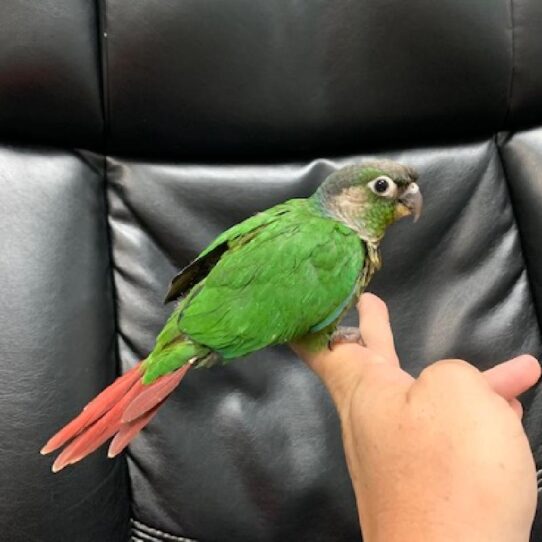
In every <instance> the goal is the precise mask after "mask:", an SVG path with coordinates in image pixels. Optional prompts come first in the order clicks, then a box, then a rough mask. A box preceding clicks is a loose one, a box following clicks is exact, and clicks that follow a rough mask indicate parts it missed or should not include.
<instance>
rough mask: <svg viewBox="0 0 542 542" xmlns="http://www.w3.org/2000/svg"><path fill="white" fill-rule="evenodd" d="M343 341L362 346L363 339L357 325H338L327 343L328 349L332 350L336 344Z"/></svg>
mask: <svg viewBox="0 0 542 542" xmlns="http://www.w3.org/2000/svg"><path fill="white" fill-rule="evenodd" d="M345 343H357V344H361V345H362V346H363V339H362V338H361V333H360V331H359V328H358V327H353V326H339V327H338V328H337V329H336V330H335V332H334V333H333V335H331V339H329V342H328V343H327V347H328V348H329V349H330V350H333V349H334V348H335V347H336V346H337V345H338V344H345Z"/></svg>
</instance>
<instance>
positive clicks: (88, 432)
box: [41, 362, 190, 472]
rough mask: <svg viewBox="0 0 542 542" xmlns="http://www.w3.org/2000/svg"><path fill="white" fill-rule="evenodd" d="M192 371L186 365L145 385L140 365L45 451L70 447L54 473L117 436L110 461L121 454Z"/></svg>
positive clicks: (92, 405) (56, 462) (91, 403)
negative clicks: (187, 373)
mask: <svg viewBox="0 0 542 542" xmlns="http://www.w3.org/2000/svg"><path fill="white" fill-rule="evenodd" d="M189 367H190V366H189V365H185V366H184V367H181V368H180V369H177V371H175V372H174V373H171V374H169V375H166V376H163V377H161V378H159V379H158V380H156V381H155V382H153V383H152V384H149V385H144V384H143V383H142V382H141V376H142V372H141V362H140V363H138V364H137V365H136V366H135V367H134V368H133V369H130V370H129V371H128V372H127V373H126V374H124V375H122V376H120V377H119V378H117V379H116V380H115V381H114V382H113V383H112V384H111V385H110V386H109V387H107V388H106V389H105V390H104V391H102V392H101V393H100V394H99V395H98V396H97V397H95V398H94V399H93V400H92V401H91V402H90V403H89V404H88V405H87V406H86V407H85V408H84V409H83V411H82V412H81V414H79V416H77V417H76V418H75V419H74V420H72V421H71V422H70V423H68V425H66V426H65V427H63V428H62V429H61V430H60V431H59V432H58V433H56V435H54V436H53V437H51V439H49V441H48V442H47V444H46V445H45V446H44V447H43V448H42V450H41V453H42V454H48V453H51V452H53V451H55V450H56V449H58V448H60V447H62V446H64V445H65V444H67V446H66V447H65V448H64V450H63V451H62V453H61V454H60V455H59V456H58V457H57V459H56V461H55V462H54V464H53V472H58V471H59V470H61V469H63V468H64V467H67V466H68V465H71V464H73V463H77V462H78V461H80V460H81V459H83V458H84V457H86V456H87V455H89V454H90V453H92V452H93V451H94V450H96V448H98V447H99V446H101V445H102V444H103V443H104V442H105V441H106V440H108V439H109V438H111V437H112V436H114V435H115V438H114V439H113V441H112V443H111V446H110V448H109V457H114V456H115V455H117V454H118V453H120V452H121V451H122V450H123V449H124V448H125V447H126V446H127V445H128V443H129V442H130V441H131V440H132V439H133V438H134V437H135V436H136V435H137V434H138V433H139V431H141V429H143V427H144V426H145V425H147V423H149V422H150V421H151V419H152V418H153V416H154V415H155V414H156V411H157V410H158V408H159V407H160V405H161V404H162V403H163V401H164V399H165V398H166V397H167V396H168V395H169V394H170V393H171V392H172V391H173V390H174V389H175V388H176V387H177V386H178V385H179V383H180V382H181V380H182V378H183V376H184V375H185V374H186V371H187V370H188V368H189ZM127 414H129V416H127Z"/></svg>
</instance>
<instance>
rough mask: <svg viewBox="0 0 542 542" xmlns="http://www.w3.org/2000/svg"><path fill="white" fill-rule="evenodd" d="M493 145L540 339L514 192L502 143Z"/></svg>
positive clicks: (539, 318)
mask: <svg viewBox="0 0 542 542" xmlns="http://www.w3.org/2000/svg"><path fill="white" fill-rule="evenodd" d="M501 139H504V138H501ZM495 145H496V148H497V155H498V157H499V161H500V164H501V168H502V172H503V179H504V186H505V189H506V194H507V196H508V197H507V199H508V202H509V204H510V212H511V214H512V221H513V225H514V227H515V229H516V231H517V234H518V243H519V250H520V257H521V261H522V264H523V268H524V269H525V274H526V277H527V286H528V288H529V294H530V298H531V302H532V305H533V309H534V314H535V318H536V323H537V327H538V334H539V336H540V337H542V315H541V314H540V309H539V307H538V304H537V298H536V295H535V293H534V289H533V285H532V282H533V281H532V278H531V265H530V264H529V256H528V251H527V249H526V247H525V244H524V241H523V233H522V228H521V224H520V221H519V220H518V216H517V212H516V207H515V205H514V191H513V190H512V188H511V185H510V178H509V173H508V171H507V168H506V159H505V158H504V156H503V153H502V146H501V145H502V142H499V138H498V137H496V138H495Z"/></svg>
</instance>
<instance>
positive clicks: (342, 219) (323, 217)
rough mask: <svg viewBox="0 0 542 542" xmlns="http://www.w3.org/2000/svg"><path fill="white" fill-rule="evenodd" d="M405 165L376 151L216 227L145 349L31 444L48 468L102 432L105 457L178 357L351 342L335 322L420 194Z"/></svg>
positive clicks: (80, 453) (184, 364)
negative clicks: (300, 192) (306, 191)
mask: <svg viewBox="0 0 542 542" xmlns="http://www.w3.org/2000/svg"><path fill="white" fill-rule="evenodd" d="M417 180H418V174H417V172H416V170H415V169H413V168H412V167H409V166H406V165H403V164H400V163H398V162H395V161H392V160H386V159H380V160H368V161H364V162H360V163H356V164H351V165H347V166H344V167H342V168H340V169H337V170H335V171H334V172H332V173H331V174H329V175H328V176H327V177H326V178H325V179H324V181H323V182H322V183H321V184H320V185H319V187H318V188H317V189H316V191H315V192H314V193H313V194H312V195H311V196H309V197H307V198H294V199H290V200H288V201H285V202H284V203H280V204H278V205H275V206H273V207H271V208H269V209H267V210H265V211H262V212H260V213H257V214H255V215H253V216H251V217H249V218H247V219H246V220H244V221H242V222H240V223H238V224H236V225H234V226H232V227H231V228H229V229H227V230H226V231H224V232H223V233H222V234H221V235H219V236H218V237H217V238H216V239H215V240H214V241H213V242H212V243H211V244H210V245H209V246H207V248H205V249H204V250H203V251H202V252H201V253H200V254H199V255H198V256H197V257H196V258H195V259H194V260H193V261H192V262H191V263H190V264H189V265H187V266H186V267H185V268H184V269H182V270H181V271H180V272H179V273H178V274H177V275H176V276H175V277H174V278H173V279H172V281H171V283H170V285H169V290H168V292H167V295H166V298H165V302H170V301H176V306H175V308H174V309H173V311H172V313H171V315H170V316H169V318H168V319H167V321H166V323H165V325H164V327H163V329H162V330H161V332H160V333H159V334H158V335H157V337H156V340H155V344H154V347H153V349H152V351H151V352H150V354H149V355H148V356H147V358H146V359H144V360H142V361H140V362H139V363H137V364H136V365H135V366H134V367H133V368H132V369H130V370H128V371H127V372H126V373H125V374H123V375H122V376H119V377H118V378H117V379H116V380H115V381H114V382H113V383H112V384H111V385H110V386H109V387H107V388H105V390H104V391H102V392H101V393H100V394H99V395H97V396H96V397H95V398H94V399H93V400H92V401H90V403H88V405H87V406H86V407H84V409H83V410H82V411H81V413H80V414H79V415H78V416H77V417H76V418H74V419H73V420H72V421H71V422H70V423H68V424H67V425H66V426H65V427H63V428H62V429H60V431H58V432H57V433H56V434H55V435H54V436H52V437H51V438H50V439H49V441H48V442H47V443H46V444H45V446H44V447H43V448H42V449H41V453H42V454H49V453H51V452H53V451H55V450H58V449H59V448H63V449H62V451H61V452H60V454H59V455H58V457H57V458H56V460H55V461H54V462H53V465H52V471H53V472H58V471H60V470H61V469H63V468H65V467H67V466H68V465H72V464H74V463H77V462H78V461H80V460H81V459H83V458H84V457H86V456H87V455H89V454H90V453H92V452H93V451H95V450H96V449H97V448H98V447H100V446H101V445H102V444H104V443H105V442H106V441H107V440H109V439H111V438H112V440H111V443H110V445H109V450H108V457H110V458H112V457H115V456H117V455H118V454H119V453H120V452H121V451H122V450H124V448H125V447H126V446H127V445H128V444H129V443H130V442H131V441H132V439H133V438H134V437H135V436H136V435H137V434H138V433H139V432H140V431H141V429H143V427H144V426H145V425H147V424H148V423H149V422H150V421H151V419H152V418H153V417H154V416H155V414H156V413H157V411H158V409H159V408H160V406H161V405H162V404H163V402H164V401H165V399H166V398H167V397H168V396H169V395H170V394H171V393H172V392H173V390H174V389H175V388H177V386H178V385H179V384H180V382H181V380H182V379H183V378H184V376H185V375H186V373H187V371H188V370H189V369H190V368H204V367H212V366H214V365H217V364H227V363H229V362H231V361H232V360H234V359H236V358H240V357H242V356H246V355H248V354H250V353H252V352H255V351H257V350H260V349H263V348H266V347H268V346H272V345H279V344H286V343H299V344H302V345H303V347H304V348H308V349H309V350H310V351H320V350H323V349H325V348H330V349H332V348H333V347H334V346H336V345H337V344H340V343H342V342H359V341H360V340H361V337H360V334H359V329H358V328H353V327H343V326H340V325H339V323H340V321H341V319H342V318H343V316H344V315H345V313H346V312H347V311H348V310H349V309H350V308H351V307H352V306H353V305H354V304H355V302H356V301H357V299H358V298H359V296H360V295H361V293H362V292H363V291H364V289H365V288H366V287H367V285H368V284H369V281H370V280H371V277H372V276H373V275H374V273H375V272H376V271H377V270H378V269H380V267H381V255H380V251H379V244H380V242H381V240H382V238H383V236H384V234H385V232H386V229H387V227H388V226H390V225H391V224H392V223H394V222H395V221H397V220H399V219H401V218H403V217H405V216H408V215H412V216H413V218H414V221H416V220H417V219H418V218H419V216H420V213H421V210H422V203H423V198H422V194H421V191H420V188H419V185H418V184H417Z"/></svg>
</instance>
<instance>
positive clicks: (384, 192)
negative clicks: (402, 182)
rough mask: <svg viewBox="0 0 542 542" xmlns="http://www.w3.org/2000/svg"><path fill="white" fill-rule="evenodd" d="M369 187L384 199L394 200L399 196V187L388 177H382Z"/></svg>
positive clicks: (374, 180)
mask: <svg viewBox="0 0 542 542" xmlns="http://www.w3.org/2000/svg"><path fill="white" fill-rule="evenodd" d="M367 186H368V187H369V188H370V189H371V190H372V191H373V192H374V193H375V194H376V195H377V196H381V197H383V198H394V197H395V196H396V195H397V185H396V184H395V183H394V182H393V181H392V180H391V179H390V178H389V177H388V176H387V175H380V177H377V178H376V179H373V180H372V181H371V182H370V183H368V184H367Z"/></svg>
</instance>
